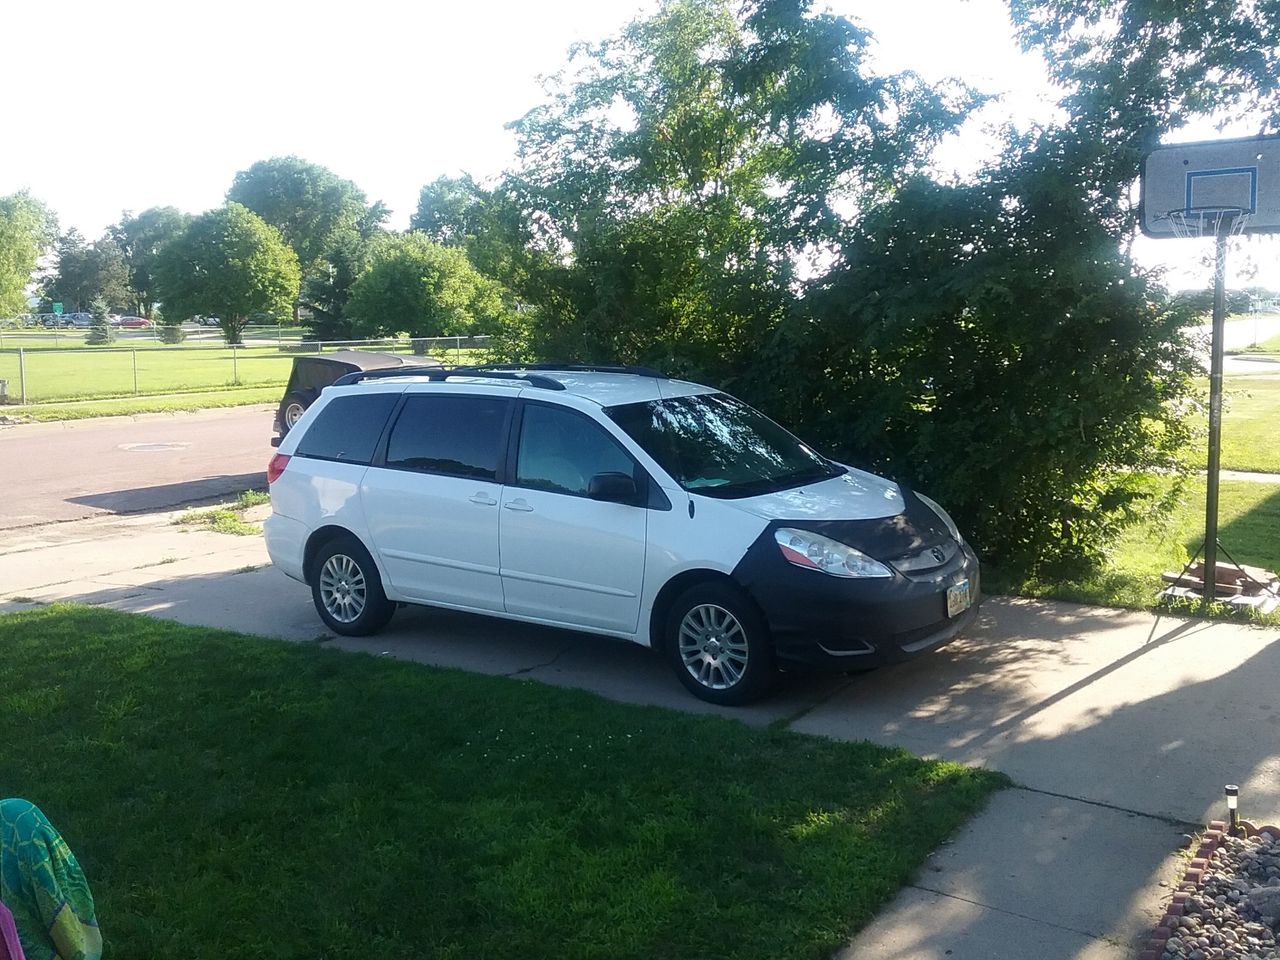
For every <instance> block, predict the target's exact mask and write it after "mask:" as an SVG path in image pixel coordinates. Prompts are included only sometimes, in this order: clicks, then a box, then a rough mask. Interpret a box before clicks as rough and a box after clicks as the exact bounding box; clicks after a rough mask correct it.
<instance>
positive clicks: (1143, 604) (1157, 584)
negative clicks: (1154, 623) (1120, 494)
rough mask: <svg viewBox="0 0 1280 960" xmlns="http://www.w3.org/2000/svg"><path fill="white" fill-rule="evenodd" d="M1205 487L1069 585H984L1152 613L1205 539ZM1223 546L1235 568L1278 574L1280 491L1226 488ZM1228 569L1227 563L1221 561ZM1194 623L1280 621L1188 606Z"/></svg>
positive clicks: (993, 581)
mask: <svg viewBox="0 0 1280 960" xmlns="http://www.w3.org/2000/svg"><path fill="white" fill-rule="evenodd" d="M1204 505H1205V483H1204V480H1203V479H1197V480H1194V481H1192V482H1190V483H1188V484H1187V485H1186V489H1185V490H1184V491H1183V493H1182V495H1181V496H1180V497H1179V499H1178V503H1177V505H1176V506H1175V507H1174V509H1173V511H1172V512H1171V513H1170V514H1169V515H1168V516H1167V517H1165V518H1162V519H1160V520H1155V521H1151V522H1148V523H1144V524H1139V525H1136V526H1134V527H1131V528H1130V529H1129V530H1127V531H1126V532H1125V533H1124V534H1123V535H1122V536H1121V537H1120V539H1119V541H1118V542H1117V543H1116V545H1115V547H1114V549H1113V550H1112V552H1111V555H1110V556H1109V557H1108V558H1107V561H1106V563H1105V564H1104V565H1103V566H1102V568H1101V569H1099V570H1097V571H1094V572H1093V573H1091V574H1089V575H1088V576H1085V577H1081V578H1076V579H1064V580H1037V579H1034V578H1033V579H1019V578H1016V577H1010V576H1009V575H1008V574H1006V573H1004V572H1003V571H999V570H995V569H988V570H984V582H985V584H986V585H987V587H988V588H989V589H990V590H991V591H992V592H995V593H1016V594H1020V595H1022V596H1031V597H1046V598H1052V599H1056V600H1073V601H1076V602H1079V603H1092V604H1097V605H1100V606H1108V607H1129V608H1132V609H1139V610H1146V609H1154V608H1155V606H1156V595H1157V594H1158V593H1159V592H1160V590H1161V589H1163V587H1164V583H1163V582H1162V581H1161V579H1160V574H1161V573H1162V572H1164V571H1166V570H1169V571H1172V572H1175V573H1176V572H1178V571H1180V570H1181V569H1182V568H1183V566H1184V565H1185V564H1186V562H1187V560H1189V559H1190V557H1191V555H1192V553H1194V552H1195V551H1196V550H1197V549H1199V547H1200V544H1201V543H1202V541H1203V539H1204ZM1218 539H1219V541H1220V542H1221V543H1222V544H1223V546H1224V547H1226V549H1227V550H1228V551H1229V552H1230V553H1231V555H1232V556H1234V557H1235V558H1236V560H1237V561H1239V562H1240V563H1244V564H1249V565H1251V566H1259V567H1264V568H1266V569H1268V570H1271V571H1280V483H1274V484H1272V483H1255V482H1252V481H1246V480H1223V481H1222V483H1221V487H1220V490H1219V501H1218ZM1219 558H1220V559H1221V560H1222V561H1223V562H1226V559H1227V558H1226V557H1225V556H1222V555H1221V554H1219ZM1179 610H1180V611H1181V612H1184V613H1190V614H1194V615H1196V616H1209V617H1214V618H1224V619H1241V618H1244V619H1250V620H1259V621H1261V622H1265V623H1269V624H1276V625H1280V614H1276V613H1273V614H1270V615H1268V616H1265V617H1258V616H1257V615H1255V614H1253V613H1252V612H1250V611H1241V610H1237V609H1236V608H1233V607H1228V606H1225V605H1224V604H1220V603H1219V604H1211V605H1205V604H1202V603H1191V604H1182V605H1180V606H1179Z"/></svg>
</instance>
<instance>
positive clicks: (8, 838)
mask: <svg viewBox="0 0 1280 960" xmlns="http://www.w3.org/2000/svg"><path fill="white" fill-rule="evenodd" d="M0 901H2V902H3V903H4V905H5V906H6V907H8V908H9V910H10V911H11V912H12V913H13V919H14V922H15V924H16V925H17V927H18V939H19V940H21V941H22V950H23V952H24V953H25V954H26V958H27V960H100V958H101V957H102V935H101V933H99V931H98V920H97V916H96V914H95V913H94V909H93V896H92V895H91V894H90V893H89V884H88V882H87V881H86V880H85V878H84V872H83V871H82V870H81V869H80V864H79V863H77V862H76V858H75V855H74V854H72V852H71V848H70V847H68V846H67V844H66V842H65V841H64V840H63V839H62V837H61V835H60V834H59V833H58V831H57V830H55V829H54V828H53V825H52V824H51V823H49V821H48V820H47V819H45V815H44V814H43V813H41V812H40V811H39V809H37V808H36V806H35V805H34V804H31V803H28V802H27V801H26V800H0Z"/></svg>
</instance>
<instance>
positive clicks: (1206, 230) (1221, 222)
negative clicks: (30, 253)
mask: <svg viewBox="0 0 1280 960" xmlns="http://www.w3.org/2000/svg"><path fill="white" fill-rule="evenodd" d="M1157 219H1161V220H1167V221H1168V222H1169V226H1170V228H1171V229H1172V230H1173V233H1174V236H1177V237H1183V238H1186V237H1238V236H1240V234H1241V233H1243V232H1244V228H1245V227H1247V226H1248V225H1249V221H1250V220H1252V219H1253V211H1252V210H1246V209H1245V208H1244V207H1184V208H1182V209H1181V210H1170V211H1169V212H1168V213H1166V214H1165V215H1164V216H1163V217H1159V218H1157Z"/></svg>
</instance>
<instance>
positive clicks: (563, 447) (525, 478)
mask: <svg viewBox="0 0 1280 960" xmlns="http://www.w3.org/2000/svg"><path fill="white" fill-rule="evenodd" d="M635 466H636V465H635V461H634V460H632V459H631V457H630V455H629V454H628V453H627V452H626V451H625V450H623V449H622V447H620V446H619V445H618V443H617V441H615V440H614V439H613V438H612V437H610V436H609V434H608V433H606V432H605V430H604V429H603V428H602V427H600V426H598V425H597V424H594V423H592V422H591V421H590V420H588V419H587V418H586V417H584V416H581V415H580V414H576V413H573V412H571V411H568V410H560V409H557V408H555V407H543V406H538V405H534V404H530V405H529V406H527V407H525V408H524V419H523V422H522V423H521V426H520V454H519V456H518V457H517V459H516V482H517V483H519V484H520V485H521V486H525V487H534V488H536V489H539V490H553V491H555V492H557V493H574V494H579V495H581V496H586V494H587V484H588V483H589V482H590V480H591V478H592V477H594V476H595V475H596V474H597V473H625V474H627V476H629V477H635Z"/></svg>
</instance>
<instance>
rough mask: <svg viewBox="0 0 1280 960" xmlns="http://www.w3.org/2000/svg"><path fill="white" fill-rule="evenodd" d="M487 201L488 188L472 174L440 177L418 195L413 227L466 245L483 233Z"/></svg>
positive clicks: (411, 220) (447, 241)
mask: <svg viewBox="0 0 1280 960" xmlns="http://www.w3.org/2000/svg"><path fill="white" fill-rule="evenodd" d="M484 202H485V198H484V191H483V190H482V189H481V187H480V186H479V184H477V183H476V182H475V180H473V179H472V178H471V175H470V174H466V173H464V174H463V175H462V176H460V177H437V178H436V179H435V180H432V181H431V182H430V183H428V184H427V185H426V186H424V187H423V188H422V192H421V193H420V194H419V195H418V209H417V210H416V211H415V212H414V214H413V216H412V217H410V218H409V229H410V230H418V231H421V232H422V233H425V234H426V235H427V236H428V237H430V238H431V239H432V240H434V241H435V242H436V243H443V244H453V245H463V244H465V243H466V241H467V240H468V238H472V237H475V236H476V234H477V233H478V232H479V229H480V227H481V223H482V220H481V216H480V214H481V211H482V209H483V206H484Z"/></svg>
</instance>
